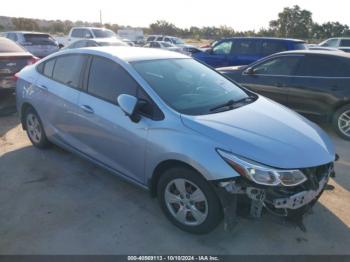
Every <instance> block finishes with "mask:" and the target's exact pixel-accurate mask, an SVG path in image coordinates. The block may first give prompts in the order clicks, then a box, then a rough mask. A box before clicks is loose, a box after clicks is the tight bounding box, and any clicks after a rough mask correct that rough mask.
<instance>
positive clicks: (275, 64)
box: [218, 50, 350, 140]
mask: <svg viewBox="0 0 350 262" xmlns="http://www.w3.org/2000/svg"><path fill="white" fill-rule="evenodd" d="M218 70H219V71H220V72H221V73H223V74H224V75H226V76H227V77H229V78H231V79H232V80H234V81H236V82H238V83H240V84H242V85H243V86H244V87H246V88H248V89H250V90H252V91H255V92H257V93H259V94H262V95H264V96H266V97H269V98H271V99H273V100H275V101H277V102H279V103H281V104H284V105H286V106H287V107H290V108H291V109H294V110H295V111H297V112H299V113H301V114H304V115H306V116H308V117H310V118H312V119H315V120H316V119H317V120H325V121H327V122H330V123H332V125H333V127H334V129H335V130H336V132H337V133H338V134H339V135H340V136H341V137H343V138H345V139H347V140H350V54H348V53H345V52H329V51H310V50H304V51H289V52H282V53H279V54H275V55H272V56H269V57H267V58H265V59H262V60H260V61H258V62H256V63H254V64H251V65H249V66H240V67H239V66H237V67H226V68H219V69H218ZM291 124H292V123H291Z"/></svg>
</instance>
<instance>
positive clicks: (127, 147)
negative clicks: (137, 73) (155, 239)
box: [78, 56, 150, 183]
mask: <svg viewBox="0 0 350 262" xmlns="http://www.w3.org/2000/svg"><path fill="white" fill-rule="evenodd" d="M87 80H88V81H87V84H86V92H84V93H81V95H80V97H79V102H78V104H79V107H80V112H79V114H78V125H79V129H80V132H79V137H78V139H79V140H80V141H81V144H82V145H83V147H82V148H80V149H81V150H83V151H84V153H85V154H87V155H89V156H90V157H92V158H93V159H95V160H97V161H99V162H101V163H102V164H104V165H106V166H108V167H109V168H112V169H113V170H115V171H117V172H118V173H120V174H122V175H125V176H127V177H129V178H132V179H133V180H136V181H138V182H141V183H144V182H145V181H144V175H143V174H144V160H145V150H146V141H147V134H148V131H147V130H148V126H149V123H150V120H149V119H147V118H141V120H140V121H139V122H137V123H135V122H132V121H131V120H130V119H129V117H127V116H126V115H125V114H124V112H123V111H122V110H121V109H120V108H119V106H118V105H117V97H118V96H119V95H120V94H129V95H134V96H136V92H137V88H139V87H138V84H137V83H136V82H135V81H134V79H133V78H132V77H131V76H130V75H129V74H128V73H127V72H126V71H125V70H124V69H123V68H122V67H121V66H120V65H118V64H117V63H115V62H114V61H112V60H109V59H106V58H102V57H98V56H94V57H93V58H92V61H91V65H90V70H89V76H88V77H87Z"/></svg>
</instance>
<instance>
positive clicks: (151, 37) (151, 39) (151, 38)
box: [147, 36, 155, 42]
mask: <svg viewBox="0 0 350 262" xmlns="http://www.w3.org/2000/svg"><path fill="white" fill-rule="evenodd" d="M154 39H155V37H154V36H150V37H148V38H147V41H148V42H150V41H154Z"/></svg>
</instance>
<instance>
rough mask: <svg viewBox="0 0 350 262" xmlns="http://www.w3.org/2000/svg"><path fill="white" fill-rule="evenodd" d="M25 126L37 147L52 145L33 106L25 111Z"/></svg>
mask: <svg viewBox="0 0 350 262" xmlns="http://www.w3.org/2000/svg"><path fill="white" fill-rule="evenodd" d="M24 119H25V127H26V131H27V135H28V137H29V139H30V141H31V142H32V144H33V145H34V146H35V147H38V148H47V147H48V146H49V145H50V142H49V141H48V139H47V137H46V134H45V131H44V128H43V125H42V122H41V120H40V118H39V116H38V114H37V113H36V112H35V110H34V109H33V108H28V109H27V110H26V112H25V116H24Z"/></svg>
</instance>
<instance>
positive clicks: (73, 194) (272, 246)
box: [0, 101, 350, 254]
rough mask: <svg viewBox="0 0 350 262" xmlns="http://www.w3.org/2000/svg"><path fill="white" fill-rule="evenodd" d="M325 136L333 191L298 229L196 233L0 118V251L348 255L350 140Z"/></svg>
mask: <svg viewBox="0 0 350 262" xmlns="http://www.w3.org/2000/svg"><path fill="white" fill-rule="evenodd" d="M0 103H1V101H0ZM325 128H326V129H327V130H328V131H329V127H325ZM329 133H330V134H331V136H332V138H333V140H334V143H335V144H336V147H337V152H338V154H339V155H340V157H341V160H340V161H339V162H338V163H337V165H336V172H337V177H336V178H335V179H332V180H331V182H330V184H332V185H333V186H334V187H335V189H334V190H333V191H326V192H325V193H324V194H323V196H322V197H321V199H320V203H318V204H317V205H316V206H315V208H314V212H313V214H310V215H309V216H307V217H306V219H305V225H306V228H307V232H306V233H303V232H302V231H300V230H299V229H298V228H295V227H294V226H291V225H289V224H284V223H282V222H280V221H276V220H274V219H272V217H271V216H269V215H266V216H264V217H263V218H262V219H261V220H252V219H245V218H241V219H240V223H239V225H238V226H237V227H236V228H235V230H234V231H233V232H225V231H224V230H223V226H222V225H220V226H219V227H218V228H217V229H216V230H215V231H214V232H212V233H211V234H209V235H204V236H196V235H189V234H186V233H184V232H182V231H180V230H178V229H177V228H175V227H174V226H172V225H171V224H170V223H169V222H168V221H167V219H166V218H165V217H164V216H163V214H162V213H161V211H160V208H159V207H158V203H157V201H156V200H155V199H151V198H150V197H149V195H148V193H147V192H145V191H143V190H142V189H139V188H137V187H135V186H133V185H130V184H128V183H126V182H124V181H122V180H120V179H119V178H118V177H115V176H113V175H111V174H109V173H108V172H106V171H104V170H102V169H101V168H99V167H96V166H94V165H93V164H91V163H89V162H87V161H85V160H82V159H80V158H79V157H76V156H75V155H72V154H70V153H68V152H65V151H63V150H61V149H59V148H57V147H53V148H52V149H49V150H45V151H40V150H37V149H35V148H33V147H32V146H31V144H30V143H29V140H28V139H27V137H26V135H25V133H24V132H23V131H22V129H21V127H20V125H19V121H18V118H17V116H16V115H11V116H8V117H0V254H131V253H133V254H134V253H138V254H169V253H171V254H200V253H206V254H350V249H349V247H350V229H349V225H350V192H349V191H350V177H349V169H350V142H346V141H344V140H341V139H339V138H338V137H336V136H335V135H334V134H333V133H332V132H331V131H329Z"/></svg>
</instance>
